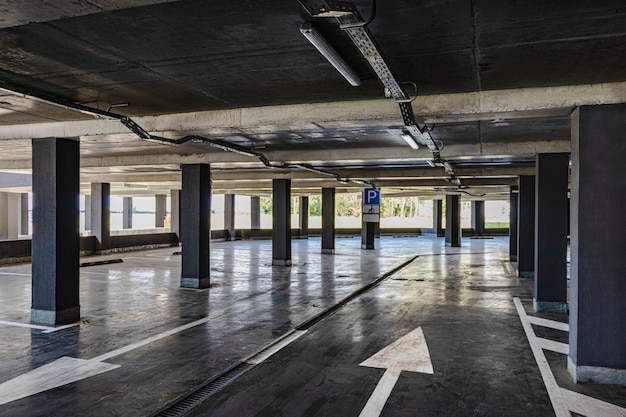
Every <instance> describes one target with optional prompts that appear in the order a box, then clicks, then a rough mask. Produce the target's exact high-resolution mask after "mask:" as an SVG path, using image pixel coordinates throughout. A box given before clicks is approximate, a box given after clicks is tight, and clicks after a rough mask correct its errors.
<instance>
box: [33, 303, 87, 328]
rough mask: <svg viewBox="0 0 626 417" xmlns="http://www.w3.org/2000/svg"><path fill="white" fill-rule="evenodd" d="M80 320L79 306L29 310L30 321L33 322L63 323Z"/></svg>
mask: <svg viewBox="0 0 626 417" xmlns="http://www.w3.org/2000/svg"><path fill="white" fill-rule="evenodd" d="M79 320H80V306H78V307H72V308H66V309H65V310H59V311H53V310H38V309H36V308H33V309H31V310H30V321H31V322H33V323H42V324H52V325H63V324H72V323H76V322H77V321H79Z"/></svg>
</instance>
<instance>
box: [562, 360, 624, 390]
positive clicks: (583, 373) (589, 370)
mask: <svg viewBox="0 0 626 417" xmlns="http://www.w3.org/2000/svg"><path fill="white" fill-rule="evenodd" d="M567 371H568V372H569V374H570V375H571V377H572V379H574V382H576V383H579V382H595V383H597V384H606V385H621V386H623V387H626V369H613V368H603V367H600V366H576V364H575V363H574V361H572V358H571V357H569V356H568V357H567Z"/></svg>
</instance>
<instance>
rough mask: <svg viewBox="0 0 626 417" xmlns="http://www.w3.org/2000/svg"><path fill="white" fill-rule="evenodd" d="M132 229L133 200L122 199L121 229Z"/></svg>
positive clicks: (128, 198) (130, 198)
mask: <svg viewBox="0 0 626 417" xmlns="http://www.w3.org/2000/svg"><path fill="white" fill-rule="evenodd" d="M132 228H133V198H132V197H122V229H132Z"/></svg>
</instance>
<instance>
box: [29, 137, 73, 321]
mask: <svg viewBox="0 0 626 417" xmlns="http://www.w3.org/2000/svg"><path fill="white" fill-rule="evenodd" d="M32 143H33V148H32V149H33V196H34V197H33V231H34V233H33V241H32V307H31V321H33V322H36V323H46V324H53V325H62V324H69V323H74V322H76V321H78V320H79V319H80V303H79V272H78V263H79V258H78V252H79V237H78V181H79V180H78V177H79V142H78V141H74V140H69V139H33V142H32Z"/></svg>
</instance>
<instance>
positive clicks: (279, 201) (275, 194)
mask: <svg viewBox="0 0 626 417" xmlns="http://www.w3.org/2000/svg"><path fill="white" fill-rule="evenodd" d="M272 189H273V191H272V213H273V215H272V218H273V222H274V224H273V226H272V265H278V266H290V265H291V180H285V179H274V180H272Z"/></svg>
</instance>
